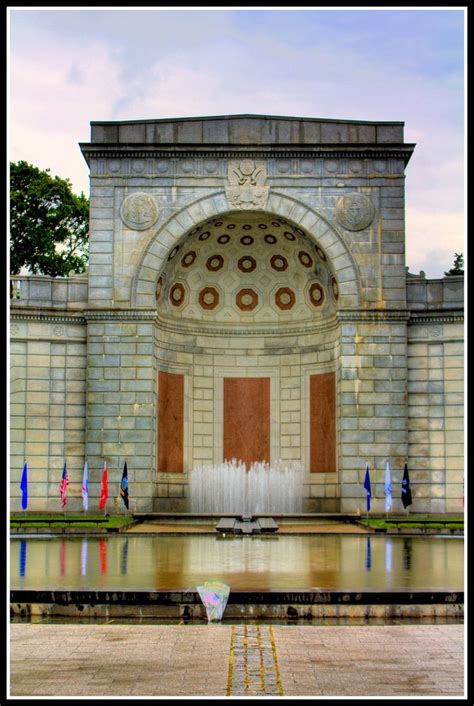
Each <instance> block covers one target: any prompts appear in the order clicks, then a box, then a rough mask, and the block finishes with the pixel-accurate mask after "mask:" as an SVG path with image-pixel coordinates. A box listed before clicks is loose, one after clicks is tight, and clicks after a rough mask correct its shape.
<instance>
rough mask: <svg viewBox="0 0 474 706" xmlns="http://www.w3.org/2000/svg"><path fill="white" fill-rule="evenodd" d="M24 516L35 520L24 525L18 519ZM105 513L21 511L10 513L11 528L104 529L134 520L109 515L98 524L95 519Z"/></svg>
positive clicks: (121, 525)
mask: <svg viewBox="0 0 474 706" xmlns="http://www.w3.org/2000/svg"><path fill="white" fill-rule="evenodd" d="M75 517H77V518H80V519H81V522H74V518H75ZM86 517H87V519H89V520H90V522H83V521H82V520H83V519H84V518H86ZM24 518H27V519H29V520H33V519H34V520H35V522H28V525H22V524H20V523H19V522H18V521H17V520H22V519H24ZM103 518H104V515H97V514H91V515H84V514H83V513H66V514H64V513H62V512H57V513H26V514H25V513H21V512H15V513H12V514H11V515H10V527H11V528H18V527H26V526H28V527H33V528H36V527H37V528H42V527H48V528H49V527H54V528H61V527H82V528H88V527H103V528H104V529H114V528H117V529H118V528H119V527H123V526H124V525H128V524H130V523H131V522H133V521H134V520H133V517H130V516H128V517H126V516H125V515H109V516H107V517H106V520H107V522H102V523H101V524H97V523H96V522H95V520H100V519H103ZM51 520H55V522H54V525H50V524H49V522H50V521H51Z"/></svg>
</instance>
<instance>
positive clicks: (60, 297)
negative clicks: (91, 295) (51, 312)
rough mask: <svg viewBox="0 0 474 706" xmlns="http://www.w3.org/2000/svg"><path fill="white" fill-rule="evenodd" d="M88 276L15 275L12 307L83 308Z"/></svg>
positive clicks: (12, 284) (11, 281) (12, 287)
mask: <svg viewBox="0 0 474 706" xmlns="http://www.w3.org/2000/svg"><path fill="white" fill-rule="evenodd" d="M88 281H89V280H88V276H87V273H84V274H82V275H70V276H69V277H47V276H46V275H12V276H11V277H10V297H11V298H10V308H11V310H12V312H14V311H15V309H18V308H22V307H31V306H33V307H54V308H55V309H82V308H83V307H84V306H85V304H86V302H87V297H88V292H87V290H88Z"/></svg>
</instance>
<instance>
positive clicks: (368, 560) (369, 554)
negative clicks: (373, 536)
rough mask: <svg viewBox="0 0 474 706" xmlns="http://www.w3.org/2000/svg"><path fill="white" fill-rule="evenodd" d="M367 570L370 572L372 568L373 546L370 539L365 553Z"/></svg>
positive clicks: (368, 538)
mask: <svg viewBox="0 0 474 706" xmlns="http://www.w3.org/2000/svg"><path fill="white" fill-rule="evenodd" d="M365 568H366V569H367V571H370V569H371V568H372V546H371V544H370V537H367V548H366V552H365Z"/></svg>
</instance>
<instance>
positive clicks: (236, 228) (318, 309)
mask: <svg viewBox="0 0 474 706" xmlns="http://www.w3.org/2000/svg"><path fill="white" fill-rule="evenodd" d="M156 298H157V309H158V312H159V314H160V318H163V319H176V318H178V319H183V320H191V321H196V320H199V321H203V322H205V321H209V322H222V323H224V322H229V323H233V322H234V323H252V322H256V323H264V322H269V323H271V322H279V321H281V322H284V321H288V322H289V321H292V322H295V321H298V322H303V321H308V322H309V321H314V320H315V319H317V318H321V317H328V316H331V315H332V314H334V312H335V310H336V307H337V301H338V298H339V291H338V285H337V281H336V278H335V276H334V273H333V271H332V269H331V266H330V263H329V261H328V258H327V256H326V254H325V252H324V251H323V250H322V249H321V248H320V247H319V246H318V245H316V244H315V243H314V242H312V240H310V238H309V236H307V235H306V234H305V233H304V231H303V230H301V228H298V227H297V226H294V225H292V224H290V223H288V222H287V221H286V220H284V219H283V218H279V217H273V216H271V215H267V214H260V213H256V212H248V211H246V212H239V213H231V214H228V215H226V216H222V217H217V218H212V219H210V220H208V221H206V222H205V223H202V224H201V225H199V226H196V227H194V228H192V229H191V230H190V231H189V232H188V234H187V235H186V236H185V237H184V238H183V239H182V241H181V242H180V243H179V244H178V245H177V246H176V247H175V248H174V249H173V250H172V251H171V252H170V253H169V256H168V261H167V264H166V267H165V268H164V270H163V271H162V272H161V273H160V276H159V278H158V282H157V288H156Z"/></svg>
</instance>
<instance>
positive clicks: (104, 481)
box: [99, 461, 109, 510]
mask: <svg viewBox="0 0 474 706" xmlns="http://www.w3.org/2000/svg"><path fill="white" fill-rule="evenodd" d="M108 497H109V489H108V483H107V463H106V462H105V461H104V473H103V475H102V490H101V491H100V505H99V508H100V509H101V510H102V509H103V508H104V507H105V503H106V502H107V498H108Z"/></svg>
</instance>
